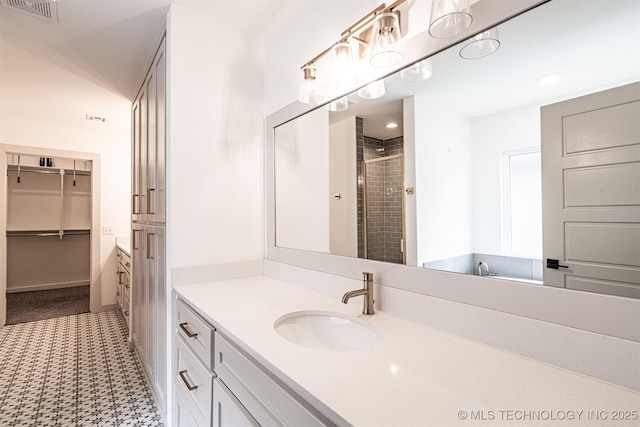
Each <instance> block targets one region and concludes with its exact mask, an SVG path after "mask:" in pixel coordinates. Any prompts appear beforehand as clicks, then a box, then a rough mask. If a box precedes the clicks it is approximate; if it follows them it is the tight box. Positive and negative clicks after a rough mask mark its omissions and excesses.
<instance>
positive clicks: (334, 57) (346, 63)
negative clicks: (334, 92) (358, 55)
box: [330, 40, 358, 90]
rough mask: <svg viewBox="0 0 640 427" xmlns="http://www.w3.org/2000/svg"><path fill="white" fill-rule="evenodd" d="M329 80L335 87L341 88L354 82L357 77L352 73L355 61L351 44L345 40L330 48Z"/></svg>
mask: <svg viewBox="0 0 640 427" xmlns="http://www.w3.org/2000/svg"><path fill="white" fill-rule="evenodd" d="M331 61H332V62H331V66H332V68H331V80H330V84H331V86H333V87H334V88H335V89H338V90H339V89H342V88H345V87H349V86H351V85H353V84H355V83H356V82H357V81H358V79H357V78H356V76H355V74H354V68H355V63H354V60H353V52H352V50H351V44H350V43H349V42H348V41H347V40H345V41H341V42H339V43H336V44H335V45H333V47H332V48H331Z"/></svg>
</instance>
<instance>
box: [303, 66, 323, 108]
mask: <svg viewBox="0 0 640 427" xmlns="http://www.w3.org/2000/svg"><path fill="white" fill-rule="evenodd" d="M302 72H303V75H304V78H303V80H302V84H301V85H300V96H299V97H298V101H300V102H302V103H303V104H312V105H316V104H319V103H320V102H322V96H320V95H319V94H318V92H317V87H316V66H315V65H305V66H304V67H302Z"/></svg>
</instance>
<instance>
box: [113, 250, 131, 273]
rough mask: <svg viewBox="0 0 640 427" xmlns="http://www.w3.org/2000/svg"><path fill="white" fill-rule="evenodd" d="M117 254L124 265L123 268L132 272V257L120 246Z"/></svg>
mask: <svg viewBox="0 0 640 427" xmlns="http://www.w3.org/2000/svg"><path fill="white" fill-rule="evenodd" d="M116 256H117V257H118V262H119V263H120V265H122V268H123V269H125V270H127V271H128V272H129V273H131V257H130V256H129V255H128V254H127V253H125V252H124V251H123V250H122V249H120V248H118V253H117V254H116Z"/></svg>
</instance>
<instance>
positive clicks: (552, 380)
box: [173, 275, 640, 426]
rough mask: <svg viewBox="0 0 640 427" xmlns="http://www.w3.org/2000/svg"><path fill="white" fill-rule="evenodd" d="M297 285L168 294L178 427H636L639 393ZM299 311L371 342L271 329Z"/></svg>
mask: <svg viewBox="0 0 640 427" xmlns="http://www.w3.org/2000/svg"><path fill="white" fill-rule="evenodd" d="M353 284H355V287H357V286H358V281H355V280H354V281H353ZM299 285H303V284H299V283H296V284H292V283H289V282H287V281H284V280H280V279H276V278H272V277H268V276H265V275H262V276H253V277H246V278H239V279H233V280H223V281H217V282H208V283H196V284H185V285H176V286H174V290H175V291H176V293H177V318H176V324H175V328H174V329H175V333H176V337H175V343H176V348H177V353H178V357H177V360H178V363H177V367H176V368H175V369H176V372H174V374H173V376H174V384H175V388H176V394H177V396H178V399H177V400H178V406H179V409H178V411H177V412H178V413H177V416H178V417H179V419H180V423H179V425H198V426H202V425H207V426H209V425H214V426H224V425H334V424H335V425H357V426H375V425H393V426H408V425H411V426H417V425H447V426H455V425H471V424H474V423H480V424H481V425H532V424H533V425H539V424H543V425H581V426H588V425H594V426H595V425H618V424H616V423H619V425H635V424H636V423H637V422H638V416H639V414H638V411H639V410H640V394H638V393H637V392H634V391H631V390H628V389H625V388H623V387H618V386H616V385H613V384H609V383H605V382H603V381H600V380H596V379H593V378H590V377H587V376H584V375H579V374H576V373H573V372H570V371H568V370H564V369H561V368H557V367H553V366H550V365H548V364H545V363H541V362H538V361H535V360H532V359H529V358H525V357H522V356H519V355H516V354H513V353H509V352H506V351H503V350H499V349H496V348H493V347H490V346H487V345H484V344H480V343H477V342H473V341H471V340H467V339H464V338H461V337H458V336H454V335H450V334H446V333H443V332H440V331H437V330H435V329H431V328H428V327H425V326H423V325H420V324H417V323H414V322H410V321H407V320H405V319H402V318H399V317H396V316H392V315H389V314H387V313H385V312H384V311H380V310H378V309H377V308H376V314H374V315H369V316H366V315H363V314H361V311H362V301H361V300H360V298H354V299H353V302H350V303H349V304H342V303H341V302H340V298H341V296H342V293H340V292H336V295H335V298H331V297H329V296H327V295H326V294H320V293H317V292H315V291H314V290H311V289H308V288H306V287H304V286H299ZM376 298H378V296H376ZM377 305H379V302H378V303H377ZM300 313H303V314H304V313H307V314H308V313H311V314H314V313H315V314H321V315H325V316H326V315H330V316H334V317H335V318H336V319H338V321H340V319H343V320H347V321H351V322H354V323H357V324H359V325H362V327H363V328H366V329H368V330H370V331H373V334H372V337H371V338H370V339H369V340H368V341H366V340H365V341H360V343H359V344H358V345H357V346H356V347H357V348H356V349H353V348H347V349H345V348H338V349H328V348H317V347H318V346H317V345H316V346H315V347H316V348H310V347H309V346H308V345H309V344H308V343H307V342H302V343H294V342H292V341H291V340H293V339H294V338H291V337H288V338H285V337H284V336H283V335H281V334H279V333H278V331H277V330H276V329H278V328H277V327H278V325H279V324H280V323H281V322H282V321H283V319H285V320H286V319H290V318H291V317H292V316H293V317H295V316H296V315H299V314H300ZM193 334H197V335H196V336H195V337H191V338H190V337H189V335H193ZM313 346H314V345H313V344H311V347H313ZM195 387H197V388H195ZM189 388H192V390H189ZM604 416H606V417H607V418H606V419H604V418H603V417H604ZM527 417H528V418H527ZM614 417H616V418H619V417H622V418H623V419H622V420H619V421H616V422H615V423H613V422H612V420H614ZM528 420H532V421H531V422H528ZM516 421H519V423H517V422H516ZM190 422H191V424H190ZM572 423H574V424H572Z"/></svg>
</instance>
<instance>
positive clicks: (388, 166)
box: [358, 149, 406, 264]
mask: <svg viewBox="0 0 640 427" xmlns="http://www.w3.org/2000/svg"><path fill="white" fill-rule="evenodd" d="M376 152H377V155H382V157H375V158H371V159H368V160H363V161H362V162H361V164H360V168H359V169H360V170H361V177H362V185H361V186H360V187H361V191H359V195H358V196H359V197H358V198H359V199H360V198H361V200H362V205H361V206H362V220H361V221H359V222H360V223H361V227H359V228H361V240H362V242H361V243H362V244H361V245H360V247H361V250H362V253H361V254H360V256H361V257H362V258H366V259H371V260H376V261H385V262H393V263H397V264H405V263H406V259H405V250H404V241H405V239H404V235H405V225H404V217H405V212H404V210H405V207H404V158H403V154H402V153H399V154H393V155H386V156H384V154H385V153H384V149H382V150H380V149H378V150H376Z"/></svg>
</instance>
